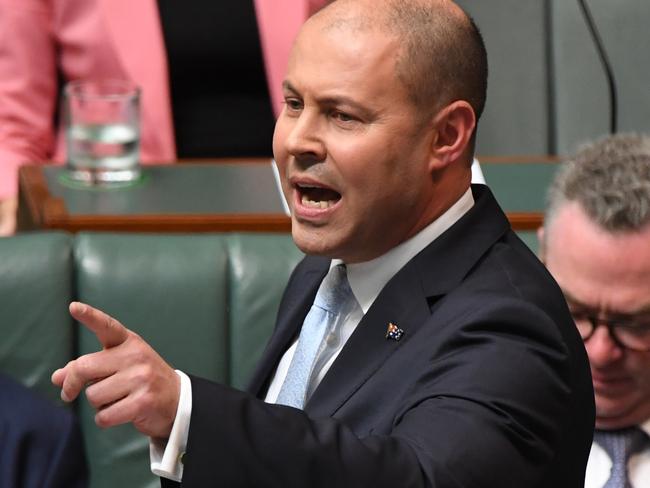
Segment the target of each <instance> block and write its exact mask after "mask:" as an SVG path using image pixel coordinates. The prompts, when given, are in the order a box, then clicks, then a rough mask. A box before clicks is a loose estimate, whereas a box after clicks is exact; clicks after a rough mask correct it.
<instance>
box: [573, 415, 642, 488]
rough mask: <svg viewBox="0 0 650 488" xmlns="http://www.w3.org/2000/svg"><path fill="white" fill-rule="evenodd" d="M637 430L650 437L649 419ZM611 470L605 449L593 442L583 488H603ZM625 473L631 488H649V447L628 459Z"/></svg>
mask: <svg viewBox="0 0 650 488" xmlns="http://www.w3.org/2000/svg"><path fill="white" fill-rule="evenodd" d="M639 428H640V429H642V430H643V431H644V432H645V433H646V434H648V435H649V436H650V419H648V420H647V421H645V422H644V423H643V424H641V425H639ZM611 469H612V460H611V459H610V457H609V455H608V454H607V452H605V449H603V448H602V447H600V446H599V445H598V444H596V443H595V442H594V443H593V444H592V445H591V452H590V453H589V461H588V462H587V475H586V476H585V488H603V486H605V483H606V482H607V480H608V479H609V472H610V471H611ZM627 472H628V475H629V480H630V483H631V484H632V488H650V445H646V446H645V449H643V450H642V451H641V452H638V453H636V454H634V455H633V456H632V457H630V460H629V461H628V463H627Z"/></svg>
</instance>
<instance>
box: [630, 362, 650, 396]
mask: <svg viewBox="0 0 650 488" xmlns="http://www.w3.org/2000/svg"><path fill="white" fill-rule="evenodd" d="M627 369H628V371H629V372H630V374H632V375H634V377H635V378H636V383H637V385H638V386H639V388H642V389H643V390H645V392H646V394H650V352H648V353H644V355H643V356H639V357H638V358H631V360H630V361H629V362H628V365H627Z"/></svg>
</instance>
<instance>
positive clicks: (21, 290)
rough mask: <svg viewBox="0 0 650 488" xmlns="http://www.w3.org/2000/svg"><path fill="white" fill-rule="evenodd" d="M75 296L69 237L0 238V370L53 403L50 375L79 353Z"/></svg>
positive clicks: (59, 234) (40, 234)
mask: <svg viewBox="0 0 650 488" xmlns="http://www.w3.org/2000/svg"><path fill="white" fill-rule="evenodd" d="M72 297H73V285H72V239H71V238H70V236H69V235H67V234H64V233H39V234H24V235H21V236H16V237H11V238H0V371H1V372H3V373H5V374H7V375H9V376H12V377H13V378H15V379H17V380H18V381H20V382H21V383H23V384H26V385H27V386H30V387H35V388H36V389H37V390H39V391H40V392H41V393H43V394H44V395H45V396H46V397H48V398H50V399H52V400H57V399H58V398H59V391H58V389H57V388H55V387H54V385H52V384H51V382H50V376H51V375H52V372H53V371H54V370H55V369H56V368H59V367H61V366H63V365H65V364H66V362H67V361H68V360H69V359H70V358H72V356H73V353H74V349H75V341H74V334H73V327H72V324H73V321H72V319H71V318H70V315H69V314H68V303H69V302H70V300H72Z"/></svg>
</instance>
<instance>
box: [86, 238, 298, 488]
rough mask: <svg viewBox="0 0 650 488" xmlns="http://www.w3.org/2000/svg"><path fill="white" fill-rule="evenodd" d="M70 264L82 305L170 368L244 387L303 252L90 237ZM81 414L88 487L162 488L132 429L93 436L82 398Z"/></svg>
mask: <svg viewBox="0 0 650 488" xmlns="http://www.w3.org/2000/svg"><path fill="white" fill-rule="evenodd" d="M74 258H75V263H76V266H75V270H76V272H75V278H76V283H77V287H78V298H79V300H81V301H85V302H88V303H90V304H92V305H94V306H97V307H99V308H101V309H102V310H104V311H106V312H108V313H110V314H111V315H113V316H115V317H116V318H118V319H119V320H120V321H121V322H123V323H124V324H125V325H126V326H127V327H129V328H131V329H132V330H134V331H135V332H137V333H138V334H140V335H141V336H142V337H143V338H144V339H145V340H146V341H147V342H149V343H150V344H151V345H152V346H153V347H154V349H156V351H158V352H159V353H160V355H161V356H162V357H163V358H165V360H167V361H168V362H169V363H170V364H172V365H173V367H175V368H177V369H180V370H182V371H184V372H187V373H191V374H195V375H198V376H202V377H205V378H210V379H213V380H215V381H219V382H223V383H232V381H231V380H232V379H236V382H235V383H236V386H240V387H241V386H243V385H244V384H245V379H246V378H247V377H248V375H249V374H250V372H251V369H252V366H253V365H254V363H255V362H256V360H257V358H258V357H259V355H260V353H261V351H262V349H263V347H264V345H265V344H266V340H267V338H268V336H269V335H270V333H271V330H272V327H273V324H274V322H275V315H276V312H277V307H278V304H279V300H280V296H281V293H282V291H283V289H284V286H285V284H286V282H287V280H288V277H289V274H290V272H291V270H292V269H293V267H294V266H295V264H296V263H297V261H298V260H299V259H300V253H299V252H298V251H297V249H296V248H295V246H294V245H293V242H292V240H291V237H290V236H288V235H260V234H241V235H239V234H238V235H227V234H221V235H218V234H214V235H210V234H201V235H153V234H149V235H133V234H100V233H86V234H79V235H78V236H77V237H76V242H75V247H74ZM79 338H80V341H79V343H80V353H81V354H85V353H88V352H93V351H96V350H98V349H99V344H98V342H97V340H96V339H95V337H94V336H93V335H92V334H90V333H89V332H88V331H86V330H85V329H82V330H81V332H80V334H79ZM80 416H81V421H82V424H83V429H84V436H85V440H86V446H87V449H88V453H89V459H90V464H91V477H92V486H93V487H94V488H99V487H107V488H108V487H113V486H137V487H144V486H152V487H153V486H158V484H159V481H158V479H157V478H156V477H154V476H153V475H152V474H151V472H150V470H149V447H148V439H147V438H145V437H144V436H142V435H140V434H139V433H137V432H136V431H135V429H134V428H133V427H131V426H130V425H127V426H121V427H117V428H112V429H108V430H101V429H99V428H98V427H97V426H96V425H95V423H94V411H93V409H92V408H91V407H90V405H88V404H87V402H86V401H85V399H84V400H82V401H81V403H80ZM117 466H119V469H116V467H117Z"/></svg>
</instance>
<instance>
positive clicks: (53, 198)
mask: <svg viewBox="0 0 650 488" xmlns="http://www.w3.org/2000/svg"><path fill="white" fill-rule="evenodd" d="M18 225H19V230H27V229H34V228H47V229H63V230H67V231H70V232H76V231H79V230H107V231H108V230H110V231H141V232H228V231H257V232H289V231H290V230H291V222H290V219H289V217H288V216H287V215H286V213H285V210H284V207H283V202H282V198H281V196H280V193H279V191H278V188H277V185H276V182H275V178H274V176H273V170H272V167H271V163H270V161H269V160H254V161H250V162H246V163H241V162H237V163H227V162H223V163H219V164H175V165H150V166H143V177H142V179H141V180H140V181H139V182H137V183H135V184H132V185H128V186H123V187H119V186H118V187H99V186H92V187H86V186H84V185H80V184H75V183H73V182H70V181H69V180H68V179H67V178H66V173H65V169H64V168H63V167H61V166H41V165H38V166H36V165H35V166H24V167H22V168H21V170H20V202H19V219H18Z"/></svg>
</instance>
